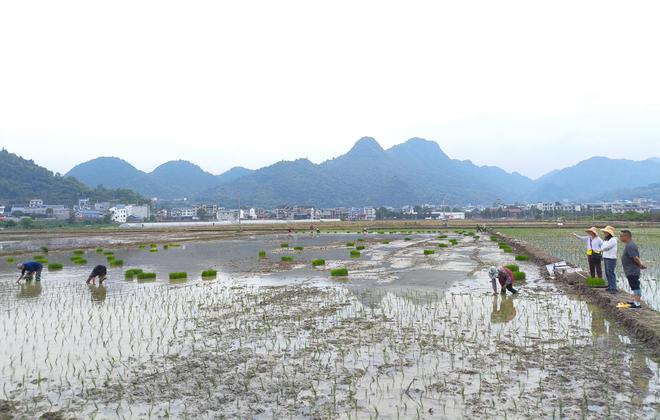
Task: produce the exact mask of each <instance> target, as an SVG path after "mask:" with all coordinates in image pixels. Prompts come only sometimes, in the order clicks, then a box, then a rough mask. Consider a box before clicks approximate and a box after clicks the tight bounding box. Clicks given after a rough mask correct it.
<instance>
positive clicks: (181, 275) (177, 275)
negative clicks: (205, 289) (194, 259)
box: [170, 271, 188, 280]
mask: <svg viewBox="0 0 660 420" xmlns="http://www.w3.org/2000/svg"><path fill="white" fill-rule="evenodd" d="M187 278H188V273H186V272H185V271H175V272H172V273H170V280H181V279H187Z"/></svg>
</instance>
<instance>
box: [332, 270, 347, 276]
mask: <svg viewBox="0 0 660 420" xmlns="http://www.w3.org/2000/svg"><path fill="white" fill-rule="evenodd" d="M330 275H331V276H332V277H345V276H348V269H346V268H335V269H334V270H330Z"/></svg>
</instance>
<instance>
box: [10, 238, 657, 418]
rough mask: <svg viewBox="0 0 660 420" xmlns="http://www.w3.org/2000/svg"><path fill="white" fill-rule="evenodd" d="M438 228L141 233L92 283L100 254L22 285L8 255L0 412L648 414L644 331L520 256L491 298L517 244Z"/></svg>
mask: <svg viewBox="0 0 660 420" xmlns="http://www.w3.org/2000/svg"><path fill="white" fill-rule="evenodd" d="M438 235H439V234H438V233H433V234H428V233H427V234H405V235H404V234H367V235H356V234H338V233H332V234H325V233H324V234H321V235H318V236H311V235H307V236H305V235H274V236H261V237H253V238H245V239H232V240H222V241H207V242H199V243H185V244H183V245H181V246H170V247H168V249H164V247H163V246H162V244H161V245H159V246H158V247H157V249H158V251H157V252H150V247H149V246H147V247H145V248H144V249H140V248H138V247H137V246H134V245H132V246H131V247H130V248H125V249H123V248H116V249H113V250H112V251H113V252H114V256H115V258H116V259H122V260H123V261H124V265H123V267H109V278H108V280H107V281H106V282H105V283H104V285H103V286H98V285H96V286H87V285H85V279H86V278H87V275H88V274H89V272H90V271H91V269H92V267H93V266H94V265H96V264H98V263H104V262H105V261H106V259H107V257H106V256H105V255H103V253H102V252H95V251H94V250H86V252H85V258H86V259H87V264H84V265H74V264H72V263H70V257H71V253H70V252H65V253H61V252H50V253H48V254H47V258H48V260H49V262H62V263H65V267H64V269H63V270H58V271H48V269H45V270H44V274H43V276H42V281H41V283H35V282H30V283H27V284H21V285H16V284H15V283H14V282H15V280H16V278H17V272H16V269H15V268H14V264H13V263H7V262H5V261H4V260H2V262H0V310H1V311H0V325H1V327H0V328H1V329H2V337H3V340H2V342H0V347H1V351H0V385H1V387H2V393H3V394H2V395H1V396H0V418H2V416H6V417H16V416H24V417H33V416H39V415H41V414H43V413H47V412H49V413H56V414H53V415H54V416H61V417H62V418H69V417H74V418H89V417H97V418H109V417H125V418H148V417H164V416H174V417H193V416H195V417H202V418H206V417H216V418H217V417H227V418H235V417H257V418H272V417H277V418H287V417H294V418H306V417H312V418H337V417H338V418H475V417H476V418H493V417H496V418H558V417H565V418H579V417H587V418H655V417H657V416H658V413H659V411H658V410H659V407H660V369H659V368H658V362H659V360H657V359H655V358H654V357H653V356H652V354H653V352H651V351H650V349H648V348H646V347H645V345H644V344H642V343H640V342H638V341H637V340H635V339H634V338H632V337H629V336H627V335H626V333H625V331H623V329H622V328H621V327H620V326H618V324H616V323H614V322H612V321H610V320H609V319H608V317H607V316H606V315H605V314H604V313H603V312H602V311H601V310H599V309H598V308H597V307H594V306H591V305H590V304H588V303H586V302H584V301H582V300H580V299H579V298H577V297H574V296H570V295H566V294H565V293H564V292H562V291H560V290H558V289H557V288H555V286H554V285H553V284H552V283H548V282H546V281H545V280H544V279H543V278H541V276H540V275H539V270H538V268H537V267H536V266H534V265H533V264H531V263H528V262H518V264H519V265H520V266H521V271H525V272H526V273H527V280H526V281H525V282H524V283H523V284H517V285H516V287H519V288H520V293H519V294H518V295H516V296H511V295H506V296H502V295H499V294H498V295H493V293H492V290H491V288H490V281H489V279H488V276H487V274H486V272H487V269H488V267H489V266H490V265H502V264H505V263H512V262H513V255H512V254H507V253H504V252H503V251H502V250H500V249H499V248H498V247H497V243H494V242H491V241H490V240H488V238H483V237H482V238H477V239H475V237H473V236H470V235H462V234H449V238H441V239H439V238H438ZM451 238H455V239H457V241H458V243H457V245H455V246H452V245H448V246H447V247H439V246H438V244H440V243H443V244H447V243H448V241H447V239H451ZM347 243H353V244H354V246H350V247H349V246H347ZM282 244H288V247H286V248H285V247H282ZM294 246H302V247H303V248H302V250H294V249H293V247H294ZM355 246H360V247H361V246H364V249H362V250H360V253H361V255H360V256H359V257H358V258H351V256H350V254H349V251H350V250H355ZM260 250H264V251H266V257H265V258H259V257H258V254H259V251H260ZM424 250H434V253H433V254H430V255H424ZM283 256H292V257H293V261H291V262H283V261H282V257H283ZM31 257H32V255H31V254H30V255H29V256H25V255H23V256H20V255H17V256H16V261H22V260H27V259H30V258H31ZM315 259H324V260H325V265H322V266H319V267H317V268H313V267H312V265H311V262H312V261H313V260H315ZM128 268H140V269H143V270H144V271H147V272H154V273H156V279H155V280H150V281H144V280H137V279H132V278H131V279H128V280H127V279H125V277H124V270H126V269H128ZM209 268H210V269H215V270H217V271H218V274H217V277H216V278H213V279H202V278H201V272H202V271H203V270H206V269H209ZM336 268H346V269H348V273H349V275H348V276H346V277H331V276H330V270H331V269H336ZM182 271H185V272H187V273H188V276H187V280H186V281H181V280H177V281H170V280H169V278H168V274H169V273H171V272H182Z"/></svg>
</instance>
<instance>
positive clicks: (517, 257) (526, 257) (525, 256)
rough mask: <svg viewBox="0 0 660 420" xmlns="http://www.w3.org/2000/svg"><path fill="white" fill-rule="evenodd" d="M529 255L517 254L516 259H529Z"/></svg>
mask: <svg viewBox="0 0 660 420" xmlns="http://www.w3.org/2000/svg"><path fill="white" fill-rule="evenodd" d="M528 260H529V256H527V255H516V261H528Z"/></svg>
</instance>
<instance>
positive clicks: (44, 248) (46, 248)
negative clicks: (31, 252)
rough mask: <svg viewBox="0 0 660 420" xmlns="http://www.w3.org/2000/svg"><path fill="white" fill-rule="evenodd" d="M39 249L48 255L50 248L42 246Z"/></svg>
mask: <svg viewBox="0 0 660 420" xmlns="http://www.w3.org/2000/svg"><path fill="white" fill-rule="evenodd" d="M39 249H40V250H41V252H43V253H44V254H48V247H47V246H42V247H40V248H39Z"/></svg>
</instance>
